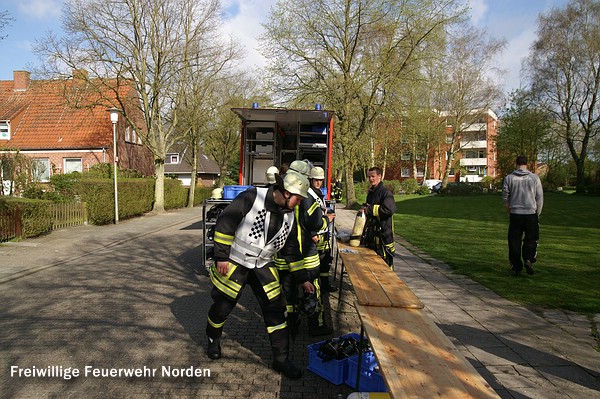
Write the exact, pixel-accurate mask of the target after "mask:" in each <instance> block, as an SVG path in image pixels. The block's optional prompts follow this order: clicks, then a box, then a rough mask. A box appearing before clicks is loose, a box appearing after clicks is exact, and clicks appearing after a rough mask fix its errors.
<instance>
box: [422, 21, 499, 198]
mask: <svg viewBox="0 0 600 399" xmlns="http://www.w3.org/2000/svg"><path fill="white" fill-rule="evenodd" d="M504 46H505V41H504V40H499V39H494V38H490V37H488V36H487V33H486V32H485V31H484V30H479V29H476V28H474V27H471V26H463V27H460V28H459V29H456V30H455V32H454V34H453V35H452V36H451V37H450V39H449V42H448V47H447V51H446V52H445V56H444V57H443V59H441V60H440V62H441V64H440V66H439V67H438V68H437V69H436V74H437V76H436V77H437V79H432V81H436V82H437V88H436V90H435V91H436V92H437V94H438V98H437V99H436V104H435V105H436V109H437V110H438V111H439V112H440V114H439V116H440V117H441V118H443V119H445V121H446V122H447V125H448V127H449V135H448V137H447V146H446V147H445V152H446V156H445V158H446V159H447V162H446V167H445V169H444V173H443V178H442V187H443V188H445V187H446V186H447V184H448V177H449V174H450V170H451V169H452V168H454V167H455V164H456V162H457V159H456V155H457V154H458V153H459V152H460V151H461V150H462V149H463V146H465V145H466V144H468V143H469V142H470V139H469V137H468V135H467V134H466V132H467V131H468V130H470V128H471V127H472V126H473V125H474V124H475V123H476V122H478V121H479V119H480V118H481V115H482V114H483V113H484V112H486V111H487V110H488V109H491V108H493V107H494V106H495V105H496V104H499V103H500V102H501V99H502V90H501V87H500V85H499V84H498V83H497V82H496V81H495V80H494V77H493V76H492V75H491V74H492V73H493V72H494V71H497V72H501V71H498V70H497V69H496V68H495V67H494V64H493V62H494V57H495V56H496V55H497V54H498V53H499V52H500V51H501V50H502V49H503V48H504Z"/></svg>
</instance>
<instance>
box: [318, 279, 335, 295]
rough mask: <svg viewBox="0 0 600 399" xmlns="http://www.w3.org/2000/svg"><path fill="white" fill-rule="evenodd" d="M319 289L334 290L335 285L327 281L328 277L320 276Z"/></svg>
mask: <svg viewBox="0 0 600 399" xmlns="http://www.w3.org/2000/svg"><path fill="white" fill-rule="evenodd" d="M320 282H321V289H322V290H324V291H328V292H336V291H337V287H336V286H335V285H333V284H331V283H330V282H329V277H321V278H320Z"/></svg>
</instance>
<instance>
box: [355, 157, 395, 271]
mask: <svg viewBox="0 0 600 399" xmlns="http://www.w3.org/2000/svg"><path fill="white" fill-rule="evenodd" d="M367 175H368V177H369V183H370V185H371V187H370V188H369V192H368V194H367V202H366V203H365V204H364V205H363V207H362V208H361V210H362V211H363V212H364V213H365V215H366V216H367V222H366V224H365V229H364V232H363V242H364V245H365V246H367V247H369V248H372V249H374V250H375V252H377V254H378V255H379V256H381V257H382V258H383V259H384V260H385V262H386V263H387V264H388V265H389V266H390V267H391V268H392V269H393V268H394V253H396V248H394V226H393V222H392V220H393V216H394V213H395V212H396V201H395V200H394V195H393V194H392V192H391V191H390V190H389V189H388V188H387V187H385V186H384V185H383V182H382V181H381V178H382V172H381V169H380V168H378V167H373V168H370V169H369V171H368V173H367Z"/></svg>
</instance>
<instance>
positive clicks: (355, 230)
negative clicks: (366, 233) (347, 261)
mask: <svg viewBox="0 0 600 399" xmlns="http://www.w3.org/2000/svg"><path fill="white" fill-rule="evenodd" d="M366 222H367V217H366V215H365V213H364V212H363V211H358V213H357V214H356V218H355V219H354V227H352V235H351V236H350V246H351V247H358V246H359V245H360V239H361V238H362V235H363V230H364V229H365V223H366Z"/></svg>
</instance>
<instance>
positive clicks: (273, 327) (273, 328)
mask: <svg viewBox="0 0 600 399" xmlns="http://www.w3.org/2000/svg"><path fill="white" fill-rule="evenodd" d="M286 327H287V322H285V321H284V322H283V323H281V324H279V325H277V326H272V327H267V332H268V333H269V334H271V333H274V332H275V331H277V330H283V329H284V328H286Z"/></svg>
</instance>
